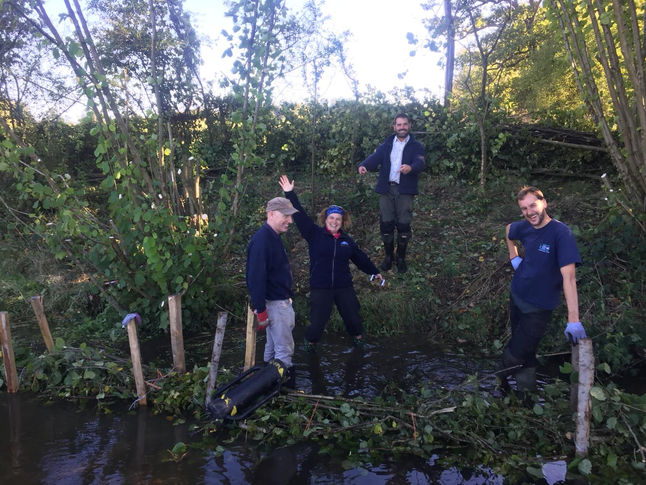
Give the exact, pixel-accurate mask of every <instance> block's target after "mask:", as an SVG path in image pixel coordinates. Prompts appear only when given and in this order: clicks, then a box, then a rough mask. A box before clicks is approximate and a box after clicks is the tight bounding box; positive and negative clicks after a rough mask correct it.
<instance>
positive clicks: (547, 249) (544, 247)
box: [538, 243, 550, 254]
mask: <svg viewBox="0 0 646 485" xmlns="http://www.w3.org/2000/svg"><path fill="white" fill-rule="evenodd" d="M538 250H539V251H540V252H541V253H545V254H550V245H549V244H548V243H541V244H540V245H539V246H538Z"/></svg>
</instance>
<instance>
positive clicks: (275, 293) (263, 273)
mask: <svg viewBox="0 0 646 485" xmlns="http://www.w3.org/2000/svg"><path fill="white" fill-rule="evenodd" d="M246 275H247V288H248V289H249V295H250V297H251V308H253V309H254V310H256V311H257V312H258V313H260V312H262V311H264V310H265V300H287V299H288V298H291V297H292V295H293V293H292V272H291V270H290V268H289V260H288V259H287V252H286V251H285V246H283V242H282V241H281V239H280V236H279V235H278V234H276V232H275V231H274V230H273V229H272V228H271V227H269V225H268V224H267V223H265V224H263V226H262V227H261V228H260V229H258V231H257V232H256V234H254V235H253V237H252V238H251V241H249V246H248V247H247V268H246Z"/></svg>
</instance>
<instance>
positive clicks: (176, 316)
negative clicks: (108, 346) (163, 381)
mask: <svg viewBox="0 0 646 485" xmlns="http://www.w3.org/2000/svg"><path fill="white" fill-rule="evenodd" d="M168 317H169V319H170V344H171V349H172V350H173V367H175V370H176V371H177V372H179V373H180V374H184V373H185V372H186V363H185V361H184V334H183V333H182V295H171V296H169V297H168Z"/></svg>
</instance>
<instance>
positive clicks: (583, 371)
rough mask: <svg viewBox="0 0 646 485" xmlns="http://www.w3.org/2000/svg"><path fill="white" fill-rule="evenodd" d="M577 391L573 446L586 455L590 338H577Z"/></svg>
mask: <svg viewBox="0 0 646 485" xmlns="http://www.w3.org/2000/svg"><path fill="white" fill-rule="evenodd" d="M577 346H578V347H579V391H578V403H577V416H576V433H575V436H574V446H575V449H576V455H577V456H587V455H588V447H589V445H590V409H591V404H590V389H592V386H593V384H594V353H593V351H592V340H591V339H589V338H584V339H579V343H578V344H577Z"/></svg>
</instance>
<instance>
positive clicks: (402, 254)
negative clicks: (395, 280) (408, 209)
mask: <svg viewBox="0 0 646 485" xmlns="http://www.w3.org/2000/svg"><path fill="white" fill-rule="evenodd" d="M408 240H409V236H402V235H401V234H399V235H398V236H397V271H398V272H399V273H405V272H406V271H407V270H408V265H407V264H406V248H407V247H408Z"/></svg>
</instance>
